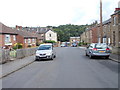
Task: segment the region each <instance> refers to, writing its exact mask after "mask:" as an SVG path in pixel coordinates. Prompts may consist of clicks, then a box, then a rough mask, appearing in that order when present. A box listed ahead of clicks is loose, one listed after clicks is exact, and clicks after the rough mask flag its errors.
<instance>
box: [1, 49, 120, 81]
mask: <svg viewBox="0 0 120 90" xmlns="http://www.w3.org/2000/svg"><path fill="white" fill-rule="evenodd" d="M79 48H81V49H85V47H79ZM110 59H111V60H113V61H116V62H119V55H116V54H111V55H110ZM34 61H35V55H33V56H28V57H25V58H23V59H18V60H14V61H11V62H8V63H5V64H2V65H0V68H1V67H2V69H1V70H2V75H1V74H0V79H1V78H3V77H6V76H8V75H9V74H11V73H13V72H15V71H18V70H20V69H21V68H23V67H25V66H27V65H29V64H31V63H33V62H34Z"/></svg>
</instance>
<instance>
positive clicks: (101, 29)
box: [100, 0, 103, 43]
mask: <svg viewBox="0 0 120 90" xmlns="http://www.w3.org/2000/svg"><path fill="white" fill-rule="evenodd" d="M100 33H101V34H100V42H101V43H103V26H102V0H100Z"/></svg>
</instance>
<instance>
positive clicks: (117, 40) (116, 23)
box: [111, 8, 120, 47]
mask: <svg viewBox="0 0 120 90" xmlns="http://www.w3.org/2000/svg"><path fill="white" fill-rule="evenodd" d="M111 39H112V46H113V47H120V8H116V10H115V12H114V14H112V15H111Z"/></svg>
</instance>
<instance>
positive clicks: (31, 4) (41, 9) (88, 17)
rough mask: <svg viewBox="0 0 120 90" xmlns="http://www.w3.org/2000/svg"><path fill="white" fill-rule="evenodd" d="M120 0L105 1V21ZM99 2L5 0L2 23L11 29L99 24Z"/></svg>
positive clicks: (94, 0) (91, 0)
mask: <svg viewBox="0 0 120 90" xmlns="http://www.w3.org/2000/svg"><path fill="white" fill-rule="evenodd" d="M118 1H119V0H103V20H106V19H108V18H110V15H111V14H112V13H114V8H116V7H117V4H118ZM99 7H100V6H99V0H1V5H0V11H1V14H0V21H1V22H2V23H4V24H5V25H8V26H15V25H22V26H47V25H52V26H58V25H63V24H69V23H71V24H77V25H81V24H87V23H88V24H89V23H92V22H93V21H94V20H98V21H99Z"/></svg>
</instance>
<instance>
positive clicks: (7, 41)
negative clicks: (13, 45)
mask: <svg viewBox="0 0 120 90" xmlns="http://www.w3.org/2000/svg"><path fill="white" fill-rule="evenodd" d="M10 42H11V39H10V35H5V43H10Z"/></svg>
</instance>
